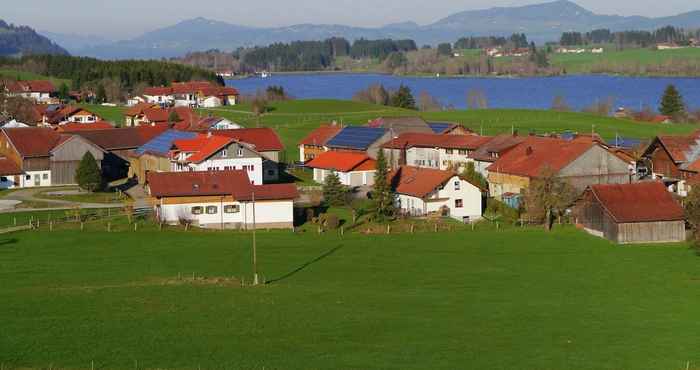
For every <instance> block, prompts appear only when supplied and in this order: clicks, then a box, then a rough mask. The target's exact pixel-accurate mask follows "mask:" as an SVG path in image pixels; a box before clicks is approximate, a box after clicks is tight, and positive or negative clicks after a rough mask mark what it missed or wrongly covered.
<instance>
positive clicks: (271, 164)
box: [213, 127, 285, 182]
mask: <svg viewBox="0 0 700 370" xmlns="http://www.w3.org/2000/svg"><path fill="white" fill-rule="evenodd" d="M213 134H215V135H217V136H225V137H229V138H232V139H234V140H236V141H237V142H239V143H244V144H246V145H247V146H248V147H249V148H251V149H252V150H254V151H255V152H257V153H258V154H260V155H261V156H262V158H263V181H264V182H270V181H277V180H279V177H280V171H282V169H281V168H280V167H281V166H282V161H284V159H285V158H284V145H282V141H281V140H280V137H279V136H278V135H277V133H276V132H275V130H273V129H271V128H269V127H259V128H241V129H235V130H216V131H214V132H213Z"/></svg>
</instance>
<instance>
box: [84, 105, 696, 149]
mask: <svg viewBox="0 0 700 370" xmlns="http://www.w3.org/2000/svg"><path fill="white" fill-rule="evenodd" d="M87 107H88V108H89V109H92V110H94V111H95V112H96V113H98V114H100V115H102V116H103V117H104V118H106V119H108V120H110V121H113V122H123V121H124V118H123V117H124V115H123V111H124V108H123V107H102V106H87ZM201 113H202V114H208V113H212V114H214V115H218V116H222V117H226V118H229V119H231V120H233V121H235V122H238V123H241V124H243V125H244V126H246V127H255V126H256V125H257V119H256V118H255V117H254V116H253V115H252V113H250V107H248V106H246V105H238V106H234V107H222V108H215V109H203V110H201ZM395 115H421V116H423V117H424V118H426V119H428V120H435V121H450V122H458V123H462V124H465V125H466V126H468V127H470V128H472V129H474V130H475V131H477V132H483V133H484V134H485V135H495V134H498V133H504V132H510V131H511V129H515V130H518V131H519V132H520V133H522V134H526V133H529V132H536V133H551V132H563V131H567V130H570V131H575V132H582V133H583V132H585V133H588V132H591V130H592V129H593V125H595V131H596V132H597V133H599V134H601V135H603V137H605V138H606V139H611V138H614V137H615V135H616V134H618V135H621V136H626V137H634V138H652V137H654V136H656V135H657V134H660V133H666V134H683V133H687V132H690V131H692V130H693V129H695V128H696V126H693V125H658V124H650V123H639V122H633V121H628V120H619V119H615V118H610V117H600V116H596V115H590V114H585V113H562V112H553V111H541V110H504V109H493V110H467V111H449V112H429V113H419V112H416V111H409V110H403V109H396V108H390V107H383V106H376V105H371V104H363V103H357V102H352V101H340V100H294V101H287V102H276V103H272V104H271V111H270V112H269V113H267V114H265V115H264V116H262V117H261V118H260V124H261V125H264V126H269V127H272V128H274V129H275V130H277V132H278V133H279V135H280V137H281V139H282V142H283V143H284V145H285V147H286V148H287V158H288V159H289V160H296V159H297V157H298V150H297V148H296V147H297V143H298V142H299V140H301V139H302V138H303V137H304V136H306V135H307V134H308V133H309V132H310V131H311V130H313V129H314V128H316V127H318V125H319V124H320V123H322V122H331V121H333V120H336V121H338V122H341V123H343V124H354V125H361V124H365V123H366V122H367V121H368V120H370V119H374V118H377V117H380V116H395Z"/></svg>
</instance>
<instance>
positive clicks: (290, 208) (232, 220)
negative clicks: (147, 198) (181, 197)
mask: <svg viewBox="0 0 700 370" xmlns="http://www.w3.org/2000/svg"><path fill="white" fill-rule="evenodd" d="M228 205H238V206H239V212H237V213H225V212H224V209H225V207H226V206H228ZM210 206H211V207H216V213H215V214H207V213H206V208H207V207H210ZM193 207H202V208H203V213H202V214H200V215H194V214H192V208H193ZM156 208H158V207H157V206H156ZM160 217H161V220H163V221H164V222H166V223H171V224H175V223H178V222H179V221H180V219H186V220H192V221H195V224H197V225H199V226H209V227H217V226H220V225H221V223H224V224H241V225H242V227H249V228H252V226H253V203H252V202H213V203H189V204H164V205H162V206H160ZM255 221H256V224H260V225H264V224H289V225H292V224H293V223H294V202H293V201H292V200H276V201H262V202H256V203H255Z"/></svg>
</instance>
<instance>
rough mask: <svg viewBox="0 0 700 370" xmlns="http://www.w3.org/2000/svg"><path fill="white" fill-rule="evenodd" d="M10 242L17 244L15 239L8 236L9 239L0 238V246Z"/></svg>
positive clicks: (10, 243)
mask: <svg viewBox="0 0 700 370" xmlns="http://www.w3.org/2000/svg"><path fill="white" fill-rule="evenodd" d="M12 244H17V239H15V238H10V239H5V240H0V247H3V246H6V245H12Z"/></svg>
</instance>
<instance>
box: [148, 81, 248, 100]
mask: <svg viewBox="0 0 700 370" xmlns="http://www.w3.org/2000/svg"><path fill="white" fill-rule="evenodd" d="M143 93H144V95H149V96H167V95H173V94H202V95H204V96H216V97H226V96H233V95H239V93H238V90H236V89H234V88H233V87H227V86H219V85H216V84H213V83H211V82H209V81H190V82H173V84H172V86H170V87H166V86H160V87H148V88H146V89H144V90H143Z"/></svg>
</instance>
